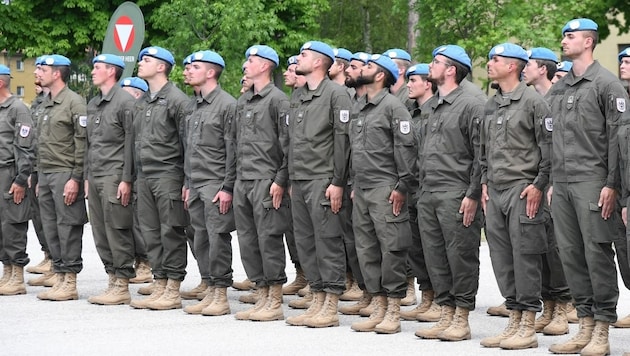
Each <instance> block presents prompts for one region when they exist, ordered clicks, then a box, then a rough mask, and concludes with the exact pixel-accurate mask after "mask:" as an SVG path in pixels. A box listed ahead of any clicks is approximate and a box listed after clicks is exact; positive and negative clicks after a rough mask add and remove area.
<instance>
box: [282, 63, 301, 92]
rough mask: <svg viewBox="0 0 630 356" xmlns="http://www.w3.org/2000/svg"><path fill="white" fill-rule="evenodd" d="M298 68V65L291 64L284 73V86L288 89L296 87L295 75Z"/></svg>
mask: <svg viewBox="0 0 630 356" xmlns="http://www.w3.org/2000/svg"><path fill="white" fill-rule="evenodd" d="M296 67H297V64H291V65H289V67H288V68H287V70H285V71H284V73H283V74H282V75H283V76H284V85H286V86H288V87H293V86H295V81H296V77H297V76H296V74H295V68H296Z"/></svg>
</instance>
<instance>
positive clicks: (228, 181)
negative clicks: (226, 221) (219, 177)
mask: <svg viewBox="0 0 630 356" xmlns="http://www.w3.org/2000/svg"><path fill="white" fill-rule="evenodd" d="M235 117H236V102H233V103H230V104H229V105H228V106H227V107H226V109H225V112H224V113H223V139H224V141H225V178H224V179H223V186H222V187H221V189H222V190H224V191H226V192H228V193H232V192H233V191H234V182H235V181H236V140H235V135H234V134H233V133H232V130H233V129H234V124H233V121H234V119H235Z"/></svg>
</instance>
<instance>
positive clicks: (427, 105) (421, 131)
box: [409, 95, 437, 194]
mask: <svg viewBox="0 0 630 356" xmlns="http://www.w3.org/2000/svg"><path fill="white" fill-rule="evenodd" d="M436 100H437V96H435V95H434V96H432V97H430V98H429V99H427V101H425V102H424V103H423V104H422V105H418V102H417V101H415V100H414V101H413V104H412V105H411V107H410V108H409V114H411V122H412V124H413V126H412V128H413V134H414V139H415V140H416V147H417V148H418V149H420V148H421V147H422V145H423V142H424V137H425V136H426V131H427V122H428V121H429V113H430V112H431V105H433V102H434V101H436ZM421 166H422V162H421V161H420V155H418V154H416V163H415V164H414V165H413V169H412V172H413V176H414V181H413V183H412V187H411V189H412V191H413V192H414V194H415V193H416V192H417V191H418V189H420V178H419V174H420V167H421Z"/></svg>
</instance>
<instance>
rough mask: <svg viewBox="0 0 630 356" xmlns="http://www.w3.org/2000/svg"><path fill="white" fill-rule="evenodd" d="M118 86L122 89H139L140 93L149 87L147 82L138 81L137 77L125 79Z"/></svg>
mask: <svg viewBox="0 0 630 356" xmlns="http://www.w3.org/2000/svg"><path fill="white" fill-rule="evenodd" d="M120 86H121V87H123V88H124V87H132V88H136V89H140V90H142V91H147V90H149V86H148V85H147V82H145V81H144V80H143V79H140V78H138V77H128V78H125V79H123V80H121V81H120Z"/></svg>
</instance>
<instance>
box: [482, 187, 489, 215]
mask: <svg viewBox="0 0 630 356" xmlns="http://www.w3.org/2000/svg"><path fill="white" fill-rule="evenodd" d="M488 200H490V197H489V196H488V185H487V184H482V185H481V210H482V211H483V215H486V206H488Z"/></svg>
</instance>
